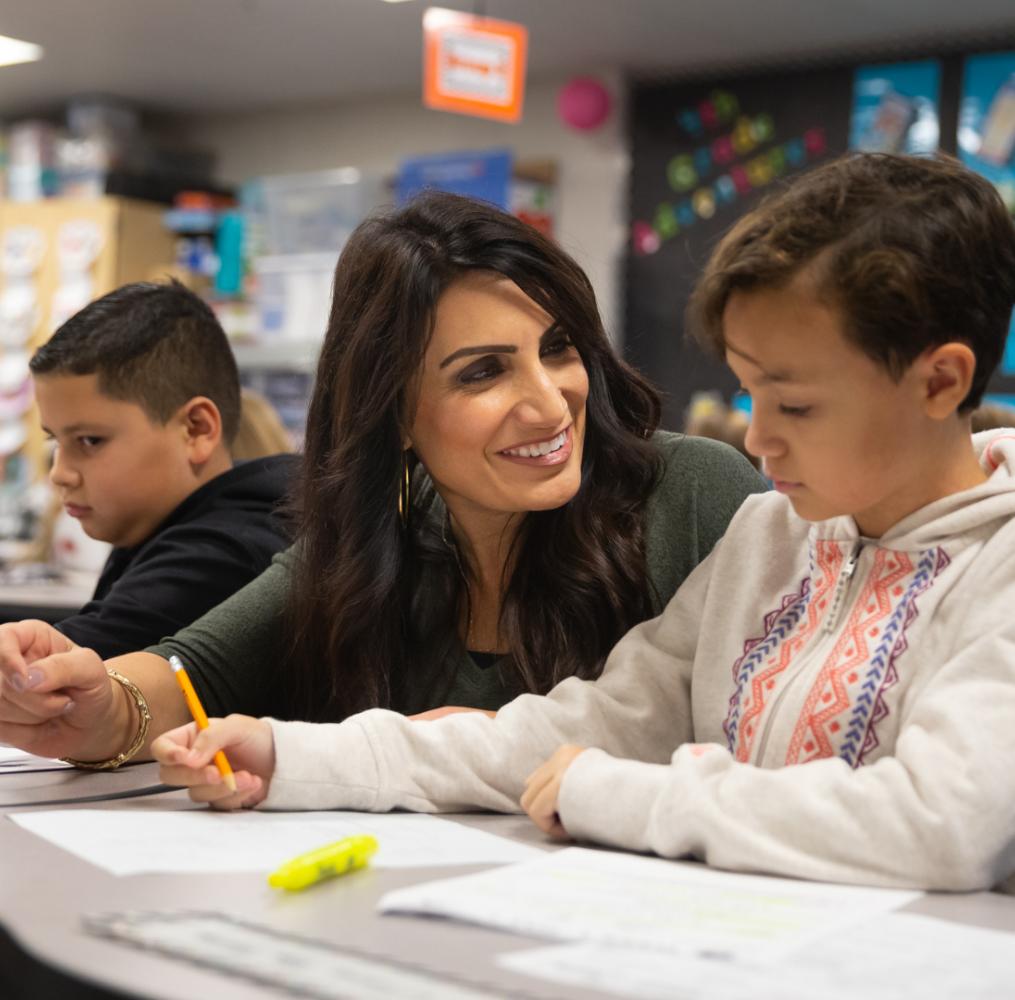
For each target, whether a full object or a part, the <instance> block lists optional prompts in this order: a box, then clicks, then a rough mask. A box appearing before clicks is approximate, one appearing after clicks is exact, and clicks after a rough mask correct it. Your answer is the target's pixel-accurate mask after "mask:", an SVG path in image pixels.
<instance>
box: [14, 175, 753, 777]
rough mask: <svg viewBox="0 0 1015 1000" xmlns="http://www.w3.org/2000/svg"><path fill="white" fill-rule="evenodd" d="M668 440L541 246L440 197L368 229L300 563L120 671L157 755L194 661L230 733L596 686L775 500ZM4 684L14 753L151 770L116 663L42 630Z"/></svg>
mask: <svg viewBox="0 0 1015 1000" xmlns="http://www.w3.org/2000/svg"><path fill="white" fill-rule="evenodd" d="M658 419H659V402H658V398H657V395H656V393H655V392H654V390H653V389H652V388H651V387H650V386H649V385H648V383H647V382H646V381H645V380H644V379H643V378H642V377H641V376H639V375H638V374H637V373H635V372H634V371H632V370H631V369H630V368H628V367H627V366H626V365H625V364H624V363H623V361H621V360H620V358H618V357H617V355H616V354H615V353H614V351H613V349H612V347H611V346H610V343H609V340H608V339H607V337H606V334H605V332H604V330H603V326H602V321H601V320H600V318H599V315H598V312H597V310H596V304H595V298H594V296H593V293H592V288H591V286H590V285H589V282H588V279H587V278H586V276H585V275H584V273H583V272H582V271H581V269H580V268H579V267H578V266H577V265H576V264H575V263H574V261H573V260H571V258H570V257H568V256H567V255H566V254H565V253H564V252H563V251H562V250H561V249H560V248H559V247H558V246H557V245H556V244H555V243H553V242H552V241H550V240H548V239H547V238H546V237H544V236H542V235H540V234H539V233H538V232H537V231H536V230H535V229H533V228H532V227H530V226H527V225H526V224H524V223H523V222H520V221H519V220H518V219H516V218H514V217H512V216H510V215H507V214H506V213H503V212H500V211H497V210H496V209H494V208H491V207H489V206H486V205H483V204H481V203H478V202H474V201H471V200H469V199H466V198H460V197H456V196H454V195H449V194H440V193H432V194H430V195H428V196H425V197H423V198H421V199H420V200H419V201H417V202H415V203H413V204H411V205H409V206H407V207H406V208H404V209H401V210H398V211H395V212H392V213H389V214H385V215H379V216H377V217H375V218H373V219H370V220H368V221H366V222H364V223H363V224H362V225H361V226H360V227H359V228H358V229H357V230H356V232H355V233H354V234H353V236H352V237H351V238H350V240H349V242H348V243H347V244H346V246H345V249H344V250H343V252H342V255H341V258H340V260H339V262H338V266H337V270H336V273H335V283H334V301H333V304H332V309H331V317H330V321H329V327H328V332H327V335H326V338H325V341H324V344H323V347H322V350H321V355H320V360H319V363H318V368H317V376H316V383H315V388H314V395H313V399H312V401H311V405H310V411H309V414H308V419H307V432H306V444H305V455H304V465H303V469H304V473H303V478H302V486H301V490H300V493H299V501H300V509H301V515H300V526H299V532H298V535H297V542H296V544H295V545H294V547H293V548H292V549H291V550H290V551H289V552H287V553H285V554H284V555H283V556H280V557H279V559H278V560H276V562H275V563H274V564H273V565H272V566H271V568H270V569H268V570H267V571H266V572H265V573H264V574H262V575H261V576H260V577H259V578H258V579H257V580H255V581H254V582H253V583H251V584H250V585H249V586H247V587H246V588H244V590H242V591H241V592H240V593H238V594H236V595H234V596H233V597H232V598H231V599H230V600H228V601H226V602H225V603H224V604H222V605H221V606H219V607H218V608H216V609H214V610H212V611H211V612H209V613H208V614H207V615H205V616H204V618H202V619H200V620H199V621H197V622H195V623H194V624H193V625H192V626H191V627H190V628H187V629H184V630H183V631H182V632H180V633H179V634H177V635H176V636H175V637H173V638H172V639H171V640H168V641H166V642H163V643H161V644H159V645H158V646H154V647H152V648H151V649H149V650H147V651H145V652H142V653H136V654H131V655H129V656H125V657H120V658H117V659H115V660H113V661H111V663H110V666H112V667H113V668H115V669H116V670H118V671H120V673H121V674H122V675H123V676H125V677H129V678H130V679H131V681H132V682H133V684H134V685H135V687H136V690H137V692H138V694H137V696H136V697H135V698H134V700H135V703H136V704H137V705H138V709H140V706H141V704H142V700H141V699H143V704H144V705H145V706H146V707H145V709H144V710H145V711H150V713H151V716H152V719H153V721H152V726H151V728H152V733H151V735H154V734H155V733H156V732H159V731H161V730H164V729H168V728H171V727H173V726H177V725H179V724H180V723H182V722H183V721H185V719H186V718H187V717H188V713H187V710H186V707H185V705H184V703H183V700H182V698H181V697H180V694H179V690H178V689H177V685H176V682H175V681H174V679H173V676H172V671H171V670H170V668H169V666H168V664H167V662H166V658H167V657H168V656H169V655H170V654H176V655H178V656H179V657H180V658H181V659H182V660H183V662H184V664H185V665H186V667H187V669H188V672H189V673H190V676H191V678H192V680H193V681H194V684H195V687H196V688H197V690H198V692H199V694H200V697H201V699H202V701H203V702H204V704H205V707H206V708H207V710H208V711H209V712H210V713H211V714H212V715H220V714H224V713H226V712H231V711H232V712H235V711H245V712H248V713H257V714H269V713H270V714H273V715H277V716H282V717H287V718H295V719H314V720H330V721H334V720H338V719H342V718H344V717H345V716H347V715H349V714H351V713H352V712H355V711H358V710H360V709H364V708H371V707H377V706H382V707H384V708H389V709H395V710H397V711H400V712H423V711H426V710H429V709H435V708H437V707H439V706H448V707H449V708H451V709H454V708H461V707H465V708H473V709H476V708H478V709H486V710H490V711H492V710H495V709H497V708H499V707H500V706H501V705H503V704H504V703H505V702H506V701H508V700H509V699H510V698H512V697H513V696H514V695H515V694H517V693H519V692H522V691H540V692H545V691H548V690H549V689H550V688H551V687H553V685H554V684H555V683H556V682H557V681H559V680H561V679H563V678H564V677H569V676H581V677H594V676H596V675H597V674H598V673H599V672H600V670H601V669H602V665H603V661H604V660H605V657H606V654H607V653H608V652H609V650H610V648H611V647H612V646H613V645H614V643H615V642H616V641H617V640H618V639H619V638H620V637H621V636H622V635H623V634H624V632H626V631H627V630H628V629H629V628H630V627H631V626H633V625H634V624H636V623H637V622H639V621H643V620H644V619H646V618H650V617H651V616H652V615H654V614H658V612H659V611H660V610H661V609H662V607H663V605H664V604H665V603H666V601H668V600H669V598H670V597H671V596H672V595H673V593H674V591H675V590H676V588H677V586H678V585H679V583H680V581H681V580H683V578H684V577H685V576H686V575H687V574H688V573H689V572H690V571H691V570H692V569H693V568H694V566H695V565H696V564H697V563H698V562H699V561H700V560H701V559H702V558H704V557H705V555H706V554H707V553H708V551H709V550H710V549H711V548H712V546H713V544H714V543H715V541H716V540H717V539H718V538H719V537H720V536H721V535H722V533H723V531H724V530H725V529H726V525H727V523H728V522H729V519H730V517H732V515H733V513H734V511H735V510H736V509H737V508H738V507H739V506H740V503H741V502H742V501H743V499H744V497H746V496H747V495H748V494H750V493H752V492H756V491H757V490H759V489H762V488H764V484H763V481H762V480H761V478H760V477H759V476H758V475H757V473H756V472H755V470H753V469H752V468H751V466H750V465H749V463H747V462H746V461H745V460H744V459H743V458H742V457H741V456H740V455H738V454H737V453H736V452H735V451H733V449H731V448H727V447H726V446H725V445H722V444H719V443H718V442H715V441H706V440H703V439H697V438H688V437H684V436H682V435H679V434H668V433H664V432H661V431H658V430H657V424H658ZM49 654H52V655H49ZM281 665H284V668H283V667H282V666H281ZM30 672H31V676H32V677H33V678H37V682H36V684H35V686H34V687H29V686H28V683H27V682H26V680H25V678H26V677H28V675H29V673H30ZM0 675H2V676H3V687H2V688H0V740H6V741H8V742H11V743H13V744H15V745H18V746H21V747H23V748H24V749H26V750H32V751H33V752H36V753H43V754H47V755H49V756H64V755H70V756H72V757H74V758H76V759H79V760H89V761H95V762H101V761H105V760H107V759H115V758H117V757H120V756H122V755H123V753H124V752H125V748H131V747H134V748H135V749H137V750H138V751H139V752H140V753H141V754H144V753H145V752H146V750H147V741H146V738H145V734H144V732H143V731H142V730H143V728H144V727H143V725H140V724H139V714H140V713H139V711H138V710H135V708H134V705H132V704H130V703H129V702H125V700H124V699H123V697H122V696H120V695H119V694H118V692H117V690H116V689H115V688H113V687H111V684H110V681H109V679H108V678H107V676H106V670H105V667H104V666H103V664H102V662H101V661H100V659H99V658H98V657H97V656H95V654H94V653H90V652H89V651H88V650H72V651H66V650H65V647H64V646H62V645H61V643H60V641H59V639H58V638H57V637H54V634H53V633H52V631H50V630H48V629H46V628H45V627H44V626H41V625H35V624H26V623H19V624H16V625H8V626H3V627H0ZM19 685H20V689H19ZM70 702H73V704H74V707H73V708H72V709H70V710H67V708H66V706H67V705H68V704H69V703H70ZM5 720H8V721H7V722H5ZM15 720H17V724H12V723H15ZM421 724H422V723H421Z"/></svg>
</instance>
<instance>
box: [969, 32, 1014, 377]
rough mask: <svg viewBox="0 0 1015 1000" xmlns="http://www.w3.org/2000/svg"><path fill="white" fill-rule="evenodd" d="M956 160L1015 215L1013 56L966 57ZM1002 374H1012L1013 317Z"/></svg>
mask: <svg viewBox="0 0 1015 1000" xmlns="http://www.w3.org/2000/svg"><path fill="white" fill-rule="evenodd" d="M958 146H959V159H961V160H962V162H963V163H965V164H966V166H969V167H972V168H973V170H975V171H976V172H977V173H978V174H982V175H983V176H984V177H986V178H987V180H989V181H992V182H993V183H994V184H995V185H996V186H997V189H998V191H999V192H1000V193H1001V197H1002V198H1003V199H1004V203H1005V204H1006V205H1007V206H1008V210H1009V211H1010V212H1013V213H1015V52H992V53H990V54H989V55H984V56H970V57H969V58H968V59H967V60H966V63H965V69H964V72H963V76H962V102H961V103H960V105H959V134H958ZM1001 374H1002V375H1008V376H1012V375H1015V317H1013V318H1012V324H1011V327H1010V328H1009V330H1008V344H1007V347H1006V349H1005V352H1004V358H1003V360H1002V361H1001Z"/></svg>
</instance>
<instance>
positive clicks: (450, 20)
mask: <svg viewBox="0 0 1015 1000" xmlns="http://www.w3.org/2000/svg"><path fill="white" fill-rule="evenodd" d="M528 40H529V33H528V29H527V28H526V27H525V25H523V24H515V23H514V22H512V21H498V20H494V19H493V18H491V17H480V16H478V15H473V14H468V13H464V12H462V11H457V10H446V9H445V8H443V7H430V8H428V9H427V10H426V11H424V13H423V104H424V106H425V107H428V108H435V109H437V110H439V111H452V112H455V113H457V114H460V115H474V116H476V117H479V118H492V119H493V120H494V121H500V122H512V123H514V122H519V121H521V117H522V106H523V104H524V102H525V61H526V51H527V49H528Z"/></svg>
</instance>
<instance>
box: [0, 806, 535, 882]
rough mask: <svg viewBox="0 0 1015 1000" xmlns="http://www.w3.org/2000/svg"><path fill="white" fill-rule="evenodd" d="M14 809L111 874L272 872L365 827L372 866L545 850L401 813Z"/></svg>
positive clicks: (467, 860)
mask: <svg viewBox="0 0 1015 1000" xmlns="http://www.w3.org/2000/svg"><path fill="white" fill-rule="evenodd" d="M68 817H72V819H73V822H69V821H68ZM10 819H11V820H12V821H13V822H15V823H17V824H18V825H19V826H22V827H24V828H25V829H26V830H30V831H31V832H32V833H35V834H37V835H38V836H40V837H44V838H45V839H46V840H48V841H50V843H53V844H56V846H57V847H62V848H63V849H64V850H67V851H70V852H71V853H72V854H76V855H77V856H78V857H80V858H83V859H84V860H85V861H89V862H91V863H92V864H94V865H98V866H99V867H100V868H104V869H105V870H106V871H108V872H111V873H112V874H114V875H137V874H141V873H147V872H179V873H183V872H248V871H257V872H264V873H268V872H270V871H272V870H273V869H274V868H277V867H278V866H279V865H280V864H282V863H283V862H285V861H288V860H290V859H291V858H292V857H294V856H295V855H297V854H303V853H304V852H306V851H311V850H314V849H316V848H318V847H323V846H324V845H325V844H330V843H333V842H334V841H336V840H341V839H342V838H343V837H350V836H353V835H355V834H363V833H369V834H372V835H373V836H375V837H376V838H377V840H378V842H379V844H380V847H379V849H378V851H377V853H376V854H375V855H374V856H373V858H371V860H370V863H371V865H373V867H375V868H428V867H431V866H443V865H475V864H503V863H507V862H511V861H522V860H525V859H528V858H532V857H535V856H538V855H540V854H541V853H542V852H541V851H540V850H539V849H538V848H534V847H527V846H525V845H524V844H518V843H516V842H514V841H512V840H508V839H507V838H505V837H498V836H495V835H494V834H492V833H487V832H486V831H484V830H475V829H472V828H470V827H467V826H462V825H461V824H460V823H453V822H451V821H450V820H443V819H437V818H436V817H434V816H420V815H404V814H401V813H395V814H392V813H382V814H375V813H359V812H314V813H309V812H303V813H271V812H263V813H262V812H236V813H221V812H213V811H212V810H210V809H205V808H203V807H195V808H194V809H185V810H161V809H138V810H137V811H132V810H130V809H116V810H112V809H75V810H74V812H73V813H67V812H64V811H61V810H45V811H40V812H23V813H14V814H12V815H11V816H10Z"/></svg>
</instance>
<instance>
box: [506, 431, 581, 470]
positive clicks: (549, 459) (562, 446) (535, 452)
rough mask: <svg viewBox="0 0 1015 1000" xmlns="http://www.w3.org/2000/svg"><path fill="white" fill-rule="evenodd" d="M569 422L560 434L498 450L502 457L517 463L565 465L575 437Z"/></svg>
mask: <svg viewBox="0 0 1015 1000" xmlns="http://www.w3.org/2000/svg"><path fill="white" fill-rule="evenodd" d="M573 427H574V424H568V426H567V427H565V428H564V430H562V431H561V432H560V433H559V434H556V435H554V436H553V437H552V438H544V439H543V440H542V441H531V442H529V443H528V444H519V445H515V446H514V447H512V448H504V449H502V450H501V451H499V452H497V455H498V456H499V457H500V458H506V459H507V460H508V461H509V462H514V463H515V464H517V465H530V466H533V465H534V466H548V465H563V463H564V462H566V461H567V460H568V459H569V458H570V457H571V452H572V450H573V438H572V434H571V429H572V428H573Z"/></svg>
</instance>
